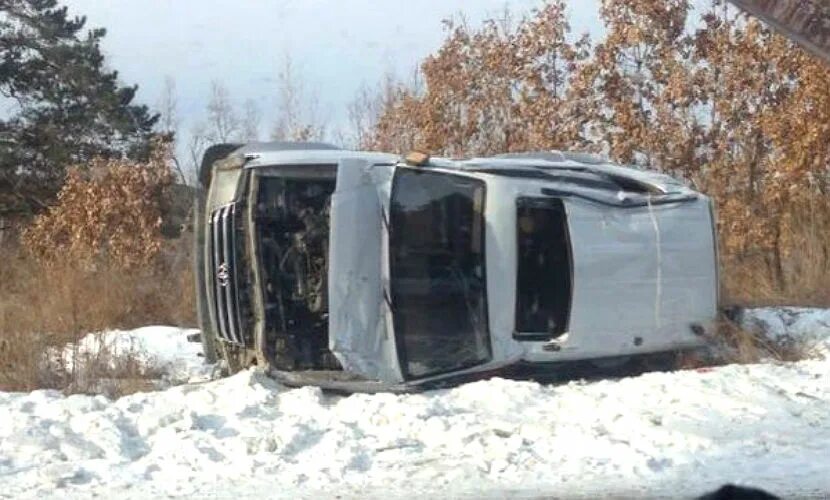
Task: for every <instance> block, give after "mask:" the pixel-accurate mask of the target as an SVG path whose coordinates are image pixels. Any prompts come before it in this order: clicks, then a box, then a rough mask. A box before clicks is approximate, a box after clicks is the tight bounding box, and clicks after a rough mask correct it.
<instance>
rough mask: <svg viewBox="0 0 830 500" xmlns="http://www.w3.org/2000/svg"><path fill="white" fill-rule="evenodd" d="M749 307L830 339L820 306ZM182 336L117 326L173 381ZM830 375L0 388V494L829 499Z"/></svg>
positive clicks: (727, 371)
mask: <svg viewBox="0 0 830 500" xmlns="http://www.w3.org/2000/svg"><path fill="white" fill-rule="evenodd" d="M750 317H751V318H760V319H759V320H758V321H759V322H760V321H767V324H769V325H776V326H775V327H774V328H778V326H779V325H780V326H781V328H782V330H780V332H781V333H782V334H789V335H797V336H799V338H810V339H814V340H815V342H817V345H826V343H827V339H828V338H830V311H821V312H816V311H809V310H799V311H795V310H790V312H784V310H778V311H775V312H772V311H766V312H765V311H753V312H751V313H750V315H748V316H747V318H750ZM808 317H809V318H810V319H809V321H810V322H811V323H810V325H812V326H810V327H809V328H808V327H807V326H805V325H806V324H807V323H805V322H807V321H808V319H807V318H808ZM775 318H778V319H775ZM793 318H795V319H793ZM745 321H748V319H745ZM794 325H801V326H799V327H798V328H801V327H802V326H803V327H804V331H795V330H794V328H795V327H794ZM192 333H193V332H192V331H186V330H178V329H155V328H154V329H141V330H136V331H132V332H122V333H120V334H111V335H113V336H115V337H124V338H128V339H131V340H129V341H124V342H130V343H131V344H130V345H133V344H134V343H136V342H141V343H143V345H144V348H145V349H146V350H147V351H148V352H150V353H154V354H152V357H153V359H154V360H155V361H157V362H159V363H160V366H167V367H168V369H171V370H174V371H175V370H177V369H180V370H183V371H182V372H179V375H178V376H177V377H171V380H172V379H178V380H188V379H191V378H193V380H206V377H205V374H206V373H209V372H210V370H209V369H206V368H205V367H204V366H203V365H201V363H199V358H198V357H196V351H195V350H194V348H193V346H195V345H196V344H191V343H188V342H186V337H187V335H188V334H192ZM773 333H774V332H773ZM115 342H120V340H115ZM173 367H178V368H175V369H174V368H173ZM188 367H189V368H188ZM190 369H192V370H193V371H192V375H193V376H192V377H190V376H186V372H187V371H188V370H190ZM828 380H830V360H828V359H814V360H807V361H801V362H798V363H790V364H758V365H740V366H739V365H731V366H725V367H719V368H713V369H705V370H698V371H684V372H674V373H649V374H646V375H642V376H639V377H632V378H626V379H622V380H604V381H598V382H591V383H586V382H571V383H568V384H563V385H557V386H541V385H539V384H536V383H533V382H518V381H508V380H502V379H492V380H488V381H482V382H475V383H471V384H467V385H464V386H461V387H458V388H455V389H450V390H442V391H434V392H429V393H425V394H413V395H390V394H378V395H352V396H348V397H342V396H332V395H326V394H323V393H321V392H320V391H319V390H318V389H315V388H302V389H287V388H285V387H281V386H280V385H278V384H276V383H275V382H273V381H272V380H269V379H267V378H266V377H264V376H262V375H260V374H258V373H256V372H254V371H247V372H244V373H240V374H238V375H235V376H233V377H229V378H226V379H221V380H214V381H207V382H191V383H188V384H185V385H180V386H177V387H173V388H170V389H167V390H164V391H158V392H150V393H141V394H135V395H132V396H127V397H123V398H121V399H119V400H116V401H111V400H108V399H106V398H104V397H102V396H97V397H92V396H70V397H65V396H63V395H61V394H60V393H57V392H51V391H36V392H33V393H25V394H11V393H0V484H2V485H3V487H2V488H0V496H9V497H38V498H41V497H58V496H59V497H67V498H73V497H90V496H105V497H117V498H124V497H128V498H152V497H158V496H162V495H164V496H199V497H223V498H224V497H229V496H235V497H239V498H247V497H254V496H259V497H269V498H270V497H286V498H289V497H290V498H295V497H305V498H316V497H318V496H320V495H321V494H322V495H324V496H325V497H332V496H335V495H338V494H339V495H341V496H346V497H367V496H368V497H378V498H380V497H383V498H388V497H407V498H408V497H414V496H424V497H433V496H437V495H440V496H442V497H445V496H470V497H479V496H485V495H486V496H490V497H492V496H496V497H505V496H511V497H512V496H519V495H521V496H530V497H535V496H555V497H568V498H570V497H585V498H592V497H598V496H603V497H605V496H618V497H633V496H636V497H644V496H645V497H649V496H650V497H666V496H668V497H681V498H683V497H686V498H691V497H693V496H694V495H696V494H700V493H702V492H704V491H706V490H710V489H714V488H716V487H717V486H719V485H721V484H723V483H725V482H738V483H744V484H750V485H755V486H760V487H763V488H766V489H768V490H770V491H772V492H774V493H778V494H782V495H788V496H793V497H804V496H807V495H822V494H823V495H827V494H828V492H830V458H828V457H830V455H828V451H827V450H829V449H830V383H828Z"/></svg>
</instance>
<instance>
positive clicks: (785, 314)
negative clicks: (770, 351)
mask: <svg viewBox="0 0 830 500" xmlns="http://www.w3.org/2000/svg"><path fill="white" fill-rule="evenodd" d="M740 322H741V325H742V326H743V327H744V328H745V329H747V330H749V331H751V332H754V333H757V334H760V335H763V336H764V337H766V338H768V339H770V340H771V341H772V342H773V343H774V344H775V345H779V346H787V345H790V344H796V345H798V346H799V347H801V348H802V349H803V350H804V351H805V352H806V353H807V354H808V355H811V356H813V357H817V358H824V359H828V358H830V309H816V308H806V307H766V308H758V309H747V310H746V311H744V312H743V315H742V318H741V319H740Z"/></svg>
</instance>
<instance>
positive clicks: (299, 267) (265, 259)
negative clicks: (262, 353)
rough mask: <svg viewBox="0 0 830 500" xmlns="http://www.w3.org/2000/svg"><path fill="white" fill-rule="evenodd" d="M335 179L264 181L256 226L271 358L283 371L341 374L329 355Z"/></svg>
mask: <svg viewBox="0 0 830 500" xmlns="http://www.w3.org/2000/svg"><path fill="white" fill-rule="evenodd" d="M334 188H335V180H334V179H317V178H315V179H299V178H284V177H268V176H263V177H261V178H260V179H259V189H258V193H257V199H256V205H255V211H254V223H255V228H256V244H257V245H258V247H259V248H258V250H259V255H260V266H261V269H260V276H261V279H262V287H263V298H264V314H265V337H266V353H267V355H268V357H269V358H270V360H271V362H272V363H273V365H274V367H275V368H277V369H279V370H289V371H294V370H339V369H340V364H339V363H338V361H337V358H336V357H335V356H334V355H333V354H332V353H331V351H329V349H328V244H329V216H330V210H331V196H332V193H333V192H334Z"/></svg>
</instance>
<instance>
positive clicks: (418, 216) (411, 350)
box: [389, 168, 491, 378]
mask: <svg viewBox="0 0 830 500" xmlns="http://www.w3.org/2000/svg"><path fill="white" fill-rule="evenodd" d="M484 195H485V186H484V183H483V182H481V181H479V180H476V179H471V178H468V177H463V176H458V175H450V174H444V173H438V172H424V171H421V170H414V169H407V168H400V169H398V172H397V173H396V175H395V180H394V184H393V188H392V210H391V230H390V244H389V245H390V273H391V294H392V297H391V299H392V304H393V310H394V327H395V332H396V336H397V345H398V355H399V356H400V360H401V369H402V370H403V373H404V376H405V377H406V378H418V377H424V376H427V375H435V374H439V373H446V372H449V371H453V370H458V369H461V368H466V367H469V366H473V365H477V364H480V363H482V362H485V361H487V360H488V359H490V356H491V353H490V339H489V331H488V327H487V291H486V280H485V261H484V218H483V205H484Z"/></svg>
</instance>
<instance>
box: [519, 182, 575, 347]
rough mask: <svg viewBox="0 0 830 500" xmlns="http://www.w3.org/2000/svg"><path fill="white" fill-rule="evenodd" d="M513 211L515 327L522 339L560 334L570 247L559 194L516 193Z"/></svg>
mask: <svg viewBox="0 0 830 500" xmlns="http://www.w3.org/2000/svg"><path fill="white" fill-rule="evenodd" d="M516 208H517V213H516V215H517V216H516V239H517V241H516V244H517V249H518V266H517V276H516V326H515V328H516V331H515V333H514V336H515V337H516V338H518V339H524V340H531V339H533V340H538V339H542V338H545V339H547V338H555V337H558V336H560V335H562V334H564V333H565V332H567V329H568V321H569V319H570V309H571V274H572V265H571V246H570V239H569V236H568V224H567V215H566V213H565V207H564V204H563V203H562V200H561V199H558V198H548V199H536V198H520V199H519V200H518V202H517V207H516Z"/></svg>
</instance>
